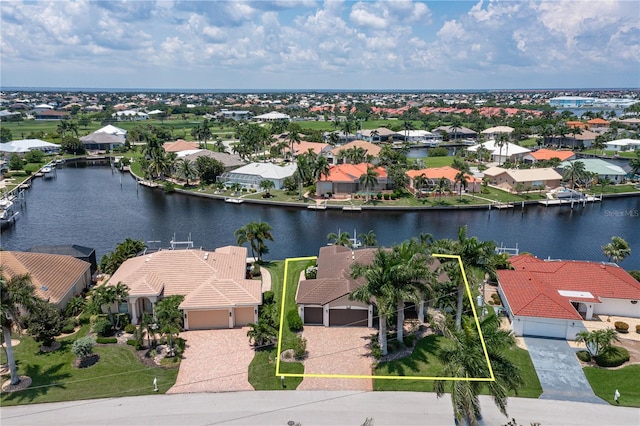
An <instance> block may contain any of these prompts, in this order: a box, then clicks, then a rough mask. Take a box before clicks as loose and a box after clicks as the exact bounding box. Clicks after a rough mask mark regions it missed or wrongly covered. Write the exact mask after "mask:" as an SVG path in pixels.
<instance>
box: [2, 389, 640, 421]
mask: <svg viewBox="0 0 640 426" xmlns="http://www.w3.org/2000/svg"><path fill="white" fill-rule="evenodd" d="M481 404H482V413H483V416H484V419H483V422H482V424H483V425H492V426H493V425H504V424H506V423H507V422H508V421H509V420H511V419H512V418H514V419H515V420H516V421H517V423H518V425H526V426H529V425H530V424H531V423H532V422H538V423H540V424H541V425H543V426H549V425H563V426H565V425H576V426H577V425H580V426H583V425H602V426H604V425H616V426H626V425H630V426H631V425H633V426H637V425H638V424H640V409H637V408H628V407H614V406H610V405H599V404H587V403H581V402H568V401H552V400H540V399H528V398H510V399H509V406H508V412H509V417H504V416H503V415H502V414H500V412H499V411H498V409H497V408H496V407H495V405H494V404H493V402H492V401H491V399H490V398H489V397H484V396H483V397H481ZM367 418H372V419H373V423H372V425H373V426H382V425H393V426H397V425H425V424H428V425H453V424H454V421H453V414H452V408H451V401H450V399H449V397H448V396H446V397H444V398H441V399H438V398H436V395H435V394H432V393H417V392H346V391H343V392H334V391H331V392H330V391H295V392H293V391H290V392H286V391H284V392H279V391H270V392H258V391H250V392H232V393H209V394H207V393H200V394H177V395H149V396H140V397H127V398H113V399H99V400H88V401H74V402H63V403H52V404H35V405H28V406H20V407H2V410H0V419H1V421H2V426H8V425H44V424H46V425H65V426H71V425H102V424H104V425H110V426H112V425H154V426H160V425H184V426H187V425H189V426H190V425H280V426H286V425H294V424H297V423H299V424H301V425H303V426H313V425H340V426H342V425H354V426H357V425H362V423H363V422H364V421H365V420H366V419H367Z"/></svg>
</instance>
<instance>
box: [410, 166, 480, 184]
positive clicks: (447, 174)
mask: <svg viewBox="0 0 640 426" xmlns="http://www.w3.org/2000/svg"><path fill="white" fill-rule="evenodd" d="M459 172H460V171H459V170H457V169H454V168H453V167H449V166H443V167H430V168H426V169H421V170H409V171H407V172H405V174H406V175H407V176H409V178H410V179H414V178H415V177H417V176H420V175H424V177H425V178H427V179H440V178H445V179H448V180H450V181H451V182H455V180H456V175H457V174H458V173H459ZM466 177H467V182H481V181H482V179H478V178H476V177H473V176H471V175H466Z"/></svg>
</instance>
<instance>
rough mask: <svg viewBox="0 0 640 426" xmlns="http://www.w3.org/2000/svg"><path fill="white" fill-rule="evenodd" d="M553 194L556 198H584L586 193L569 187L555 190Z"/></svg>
mask: <svg viewBox="0 0 640 426" xmlns="http://www.w3.org/2000/svg"><path fill="white" fill-rule="evenodd" d="M555 195H556V198H557V199H558V200H582V199H583V198H586V195H584V194H583V193H581V192H578V191H576V190H575V189H569V188H564V189H563V190H561V191H557V192H556V193H555Z"/></svg>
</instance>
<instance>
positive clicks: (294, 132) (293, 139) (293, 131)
mask: <svg viewBox="0 0 640 426" xmlns="http://www.w3.org/2000/svg"><path fill="white" fill-rule="evenodd" d="M287 130H288V132H289V134H288V135H287V140H288V141H289V150H290V151H289V155H290V156H291V158H293V157H295V155H294V152H295V150H294V149H293V144H299V143H300V142H302V137H301V136H300V132H301V131H302V129H301V128H300V125H299V124H298V123H289V127H288V128H287Z"/></svg>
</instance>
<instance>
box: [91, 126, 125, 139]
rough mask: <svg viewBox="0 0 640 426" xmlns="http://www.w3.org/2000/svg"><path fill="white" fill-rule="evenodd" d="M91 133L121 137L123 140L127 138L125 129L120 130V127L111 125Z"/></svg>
mask: <svg viewBox="0 0 640 426" xmlns="http://www.w3.org/2000/svg"><path fill="white" fill-rule="evenodd" d="M93 133H108V134H110V135H116V136H122V137H123V138H125V139H126V138H127V131H126V130H125V129H121V128H120V127H116V126H114V125H113V124H107V125H106V126H104V127H101V128H99V129H98V130H96V131H95V132H93Z"/></svg>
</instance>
